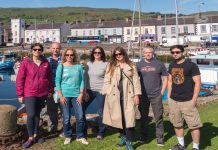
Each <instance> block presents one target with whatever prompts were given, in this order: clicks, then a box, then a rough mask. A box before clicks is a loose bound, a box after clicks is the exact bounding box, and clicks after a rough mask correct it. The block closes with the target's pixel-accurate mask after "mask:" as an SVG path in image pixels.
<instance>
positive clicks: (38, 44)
mask: <svg viewBox="0 0 218 150" xmlns="http://www.w3.org/2000/svg"><path fill="white" fill-rule="evenodd" d="M36 46H39V47H40V48H41V49H42V51H43V46H42V44H40V43H34V44H32V45H31V50H32V49H33V48H34V47H36Z"/></svg>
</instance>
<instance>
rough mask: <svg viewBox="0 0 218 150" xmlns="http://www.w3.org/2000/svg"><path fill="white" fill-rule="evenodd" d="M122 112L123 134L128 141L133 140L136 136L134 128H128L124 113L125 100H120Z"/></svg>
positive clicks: (121, 132) (120, 130)
mask: <svg viewBox="0 0 218 150" xmlns="http://www.w3.org/2000/svg"><path fill="white" fill-rule="evenodd" d="M120 107H121V113H122V124H123V129H119V132H120V135H121V136H126V141H127V142H133V138H134V128H126V121H125V115H124V108H123V100H121V101H120Z"/></svg>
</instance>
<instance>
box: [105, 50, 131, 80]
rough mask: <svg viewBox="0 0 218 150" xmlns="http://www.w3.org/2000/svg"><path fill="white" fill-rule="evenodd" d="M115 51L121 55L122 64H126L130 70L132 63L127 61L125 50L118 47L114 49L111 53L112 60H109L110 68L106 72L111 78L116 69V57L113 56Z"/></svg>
mask: <svg viewBox="0 0 218 150" xmlns="http://www.w3.org/2000/svg"><path fill="white" fill-rule="evenodd" d="M116 51H119V52H120V53H122V54H123V59H124V62H125V63H127V64H128V65H129V66H130V67H131V68H132V67H133V63H132V61H131V60H130V59H129V57H128V55H127V52H126V50H125V49H124V48H123V47H121V46H118V47H116V48H115V49H114V51H113V54H112V58H111V62H110V67H109V70H108V72H110V75H111V76H113V73H114V70H115V67H116V65H117V60H116V56H115V53H116Z"/></svg>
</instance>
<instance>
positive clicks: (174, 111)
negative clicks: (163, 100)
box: [168, 99, 202, 129]
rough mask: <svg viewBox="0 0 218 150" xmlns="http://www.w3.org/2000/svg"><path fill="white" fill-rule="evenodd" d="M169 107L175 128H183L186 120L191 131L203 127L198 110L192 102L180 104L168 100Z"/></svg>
mask: <svg viewBox="0 0 218 150" xmlns="http://www.w3.org/2000/svg"><path fill="white" fill-rule="evenodd" d="M168 106H169V117H170V121H171V123H172V124H173V126H174V127H177V128H179V127H183V122H184V119H185V121H186V123H187V125H188V127H189V129H196V128H200V127H202V123H201V119H200V116H199V113H198V110H197V108H196V106H194V105H193V102H192V101H185V102H178V101H174V100H172V99H168Z"/></svg>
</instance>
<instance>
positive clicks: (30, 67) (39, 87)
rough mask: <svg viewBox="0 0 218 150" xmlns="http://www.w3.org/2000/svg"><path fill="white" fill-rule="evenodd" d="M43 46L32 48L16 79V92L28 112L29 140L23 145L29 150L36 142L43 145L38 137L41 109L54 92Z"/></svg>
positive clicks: (37, 45)
mask: <svg viewBox="0 0 218 150" xmlns="http://www.w3.org/2000/svg"><path fill="white" fill-rule="evenodd" d="M42 52H43V46H42V45H41V44H39V43H35V44H33V45H32V46H31V56H30V57H29V58H25V59H24V60H23V61H22V62H21V64H20V68H19V72H18V75H17V79H16V92H17V96H18V100H19V102H20V103H25V105H26V112H27V131H28V135H29V138H28V140H27V141H26V142H25V143H24V144H23V145H22V146H23V148H29V147H30V146H31V145H33V143H34V142H38V143H42V142H43V141H44V140H43V139H42V138H39V137H38V134H37V132H38V126H39V119H40V112H41V109H42V108H43V107H44V102H45V99H46V98H47V96H48V94H50V93H51V92H52V73H51V68H50V65H49V62H48V61H47V59H46V58H45V57H43V56H42Z"/></svg>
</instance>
